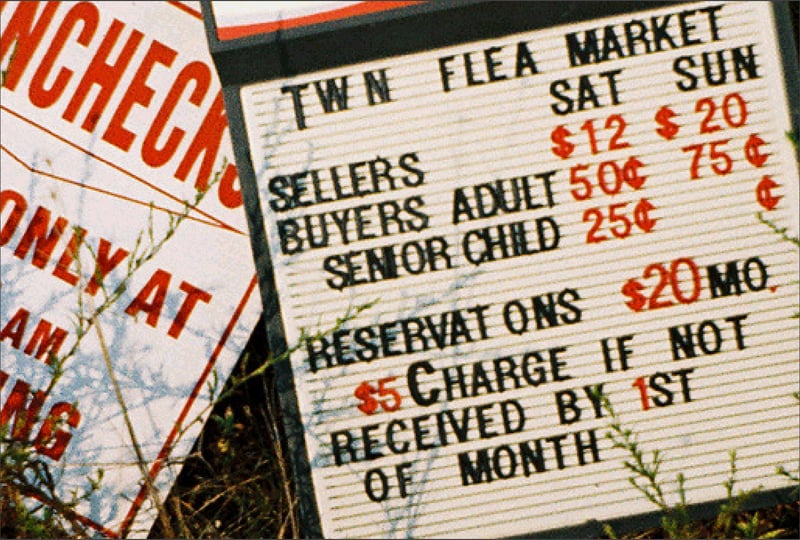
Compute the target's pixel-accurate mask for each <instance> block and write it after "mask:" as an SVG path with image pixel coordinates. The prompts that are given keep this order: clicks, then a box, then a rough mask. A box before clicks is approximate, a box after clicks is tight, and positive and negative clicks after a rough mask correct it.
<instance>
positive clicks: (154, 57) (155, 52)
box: [103, 41, 178, 152]
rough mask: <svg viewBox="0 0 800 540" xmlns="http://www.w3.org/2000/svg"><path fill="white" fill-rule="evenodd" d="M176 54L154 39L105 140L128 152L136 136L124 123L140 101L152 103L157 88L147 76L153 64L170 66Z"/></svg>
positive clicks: (110, 125) (106, 133) (104, 137)
mask: <svg viewBox="0 0 800 540" xmlns="http://www.w3.org/2000/svg"><path fill="white" fill-rule="evenodd" d="M176 56H178V53H177V52H175V51H174V50H173V49H170V48H169V47H167V46H166V45H164V44H163V43H160V42H158V41H154V42H153V43H151V44H150V49H148V51H147V54H145V56H144V60H142V64H141V65H140V66H139V69H138V70H137V71H136V75H134V76H133V80H132V81H131V84H130V86H128V90H127V91H126V92H125V95H124V96H123V97H122V101H121V102H120V104H119V107H117V110H116V112H115V113H114V116H112V117H111V122H110V123H109V124H108V128H106V132H105V133H104V134H103V140H105V141H108V142H110V143H111V144H113V145H114V146H116V147H117V148H120V149H122V150H125V151H126V152H127V151H128V150H129V149H130V147H131V144H133V139H134V138H135V137H136V136H135V135H134V134H133V133H131V131H130V130H128V129H126V128H125V126H124V125H123V124H124V123H125V119H126V118H127V117H128V114H129V113H130V112H131V109H132V108H133V106H134V105H135V104H137V103H138V104H139V105H142V106H143V107H147V106H149V105H150V101H151V100H152V99H153V94H155V90H153V89H152V88H150V87H149V86H147V77H149V76H150V72H151V71H153V66H155V65H156V63H158V64H161V65H162V66H167V67H170V66H171V65H172V62H174V61H175V57H176Z"/></svg>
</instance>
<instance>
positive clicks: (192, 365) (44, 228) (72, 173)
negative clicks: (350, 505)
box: [0, 2, 261, 537]
mask: <svg viewBox="0 0 800 540" xmlns="http://www.w3.org/2000/svg"><path fill="white" fill-rule="evenodd" d="M167 20H168V21H170V24H169V25H165V24H163V22H164V21H167ZM0 39H1V41H2V71H3V82H2V94H1V95H2V105H1V107H2V154H1V155H0V160H1V161H0V163H2V173H1V174H2V193H1V194H0V197H1V201H2V202H1V204H2V206H1V208H2V214H0V216H1V217H2V220H1V221H0V226H2V228H1V229H0V240H2V242H1V244H2V299H3V300H2V309H1V310H0V315H1V317H2V318H1V319H0V347H2V349H1V350H2V366H1V367H0V388H1V389H2V399H0V404H1V405H2V410H1V412H0V420H2V422H1V423H2V429H3V438H4V440H3V446H4V450H5V449H6V448H9V447H8V446H7V444H9V445H10V444H12V440H16V441H19V440H27V441H32V442H33V450H34V452H33V454H32V460H33V461H34V462H36V461H38V460H41V462H42V463H44V464H45V465H47V466H48V468H49V470H50V471H51V473H52V475H53V477H54V478H56V480H57V482H56V490H55V492H54V493H53V494H52V495H54V496H56V497H58V498H60V499H61V500H62V501H70V500H72V492H73V491H75V493H77V494H78V495H81V494H83V493H85V491H86V489H87V488H88V485H89V480H88V479H90V478H91V479H94V478H97V476H98V474H99V471H100V470H102V471H104V474H103V477H102V481H101V482H100V483H99V488H98V489H97V490H96V491H95V492H93V493H92V495H91V497H89V498H88V499H86V500H84V501H82V502H81V503H80V504H79V505H78V506H77V507H76V508H75V510H76V512H77V516H76V519H77V520H79V521H80V522H81V523H83V524H84V525H85V526H87V527H89V530H90V532H95V531H96V532H97V534H103V535H106V536H125V535H132V536H136V537H143V536H146V535H147V533H148V531H149V529H150V527H151V525H152V523H153V519H154V517H155V510H154V505H153V499H152V497H151V496H150V495H149V494H148V492H147V490H146V489H145V487H144V486H145V474H147V475H148V476H149V477H150V481H151V482H152V483H153V485H154V486H155V487H156V488H157V489H158V491H159V493H160V494H161V496H162V497H163V496H166V494H167V493H168V492H169V490H170V488H171V486H172V483H173V481H174V480H175V478H176V476H177V474H178V472H179V470H180V465H181V463H182V460H183V459H184V458H185V456H186V455H187V454H188V453H189V451H190V449H191V447H192V444H193V443H194V440H195V438H196V436H197V434H198V432H199V429H200V427H201V426H202V420H203V419H204V418H205V417H206V416H207V413H208V410H209V409H208V407H209V403H210V401H209V400H210V397H211V395H212V394H214V395H216V393H217V392H218V391H219V390H220V389H221V385H222V384H223V383H224V381H225V379H226V378H227V376H228V374H229V373H230V370H231V368H232V367H233V365H234V363H235V362H236V360H237V358H238V357H239V354H240V352H241V350H242V349H243V347H244V345H245V343H246V342H247V339H248V337H249V336H250V334H251V332H252V329H253V328H254V326H255V324H256V322H257V320H258V318H259V315H260V312H261V307H260V305H259V301H258V292H257V290H256V289H257V280H256V276H255V268H254V265H253V260H252V253H251V250H250V247H249V240H248V235H247V233H246V223H245V219H244V218H245V216H244V212H243V210H242V204H243V203H242V198H241V194H240V188H239V186H238V180H237V174H236V169H235V167H234V166H233V155H232V148H231V144H230V137H229V134H228V131H227V122H226V119H225V111H224V107H223V101H222V93H221V89H220V85H219V82H218V79H217V75H216V73H215V71H214V67H213V65H212V63H211V58H210V56H209V54H208V50H207V46H206V43H205V40H204V38H203V24H202V17H201V14H200V11H199V6H198V5H196V4H183V3H167V2H159V3H148V4H147V6H146V8H145V9H143V8H142V7H141V6H140V5H137V4H136V3H134V2H97V3H93V2H80V3H67V2H65V3H56V2H53V3H45V2H23V3H17V2H8V3H5V2H4V3H3V5H2V38H0ZM226 161H227V164H226ZM215 176H219V180H218V181H217V182H215V181H214V177H215ZM206 188H208V191H207V193H206V195H205V197H204V198H203V200H202V202H201V203H200V204H199V205H198V206H197V207H195V208H193V209H191V211H189V212H188V213H187V216H186V219H184V220H182V222H181V223H180V224H179V225H177V227H176V226H175V223H176V220H177V219H178V216H179V215H180V214H181V213H182V212H184V210H185V203H184V201H189V202H193V201H194V200H195V196H196V193H197V190H198V189H206ZM170 230H173V231H174V234H173V236H172V237H171V238H170V239H168V240H167V241H166V242H165V243H164V245H163V249H161V250H159V251H157V252H155V254H154V256H152V257H149V256H148V255H147V254H149V253H152V252H153V248H154V247H155V246H156V244H158V243H159V242H160V241H161V239H163V238H165V237H166V236H167V235H168V234H169V231H170ZM143 257H145V260H144V261H143V262H144V264H142V265H141V267H140V268H139V269H138V270H137V271H136V272H135V273H133V275H132V276H130V277H127V274H128V272H129V269H131V268H133V267H134V266H137V263H136V261H137V260H139V259H142V258H143ZM122 285H124V287H123V288H120V286H122ZM115 291H119V292H121V294H120V296H119V298H118V300H117V301H116V302H113V303H110V304H108V303H107V302H106V299H107V298H108V297H109V296H113V294H114V292H115ZM104 306H105V308H104V311H103V312H102V314H100V315H99V316H98V317H97V318H96V319H95V320H94V322H95V324H94V325H92V326H89V327H88V329H87V330H86V333H85V335H83V337H82V339H80V344H79V345H78V341H79V334H80V330H79V327H78V326H77V322H78V320H79V317H83V318H86V317H91V316H92V314H93V313H94V312H95V310H96V309H100V308H101V307H104ZM84 328H85V329H86V328H87V327H86V326H85V325H84ZM98 328H99V329H100V330H101V334H102V336H103V339H102V341H101V340H100V337H99V334H98V333H97V329H98ZM76 346H77V349H76V350H75V352H74V353H71V352H70V351H71V350H72V349H73V348H74V347H76ZM103 349H105V350H106V351H107V353H108V358H109V359H110V362H111V366H112V370H111V371H112V372H113V377H112V375H111V373H110V371H109V369H108V368H107V366H106V363H105V361H104V353H103ZM54 358H57V359H58V362H56V361H54V360H53V359H54ZM62 361H63V364H62V370H63V374H62V375H61V376H60V377H55V376H54V367H55V366H56V365H57V364H58V363H60V362H62ZM51 383H52V385H51ZM214 383H216V386H217V388H216V390H214V389H212V388H211V385H213V384H214ZM115 385H116V386H117V387H118V388H119V392H120V396H121V397H122V401H123V402H124V403H125V406H126V408H127V411H128V413H129V418H130V424H131V428H132V431H133V433H134V435H135V437H136V441H137V442H138V446H139V448H140V450H141V457H142V462H141V463H139V459H138V458H137V456H136V454H135V453H134V444H133V442H132V438H131V430H129V428H128V426H127V425H126V422H125V419H124V417H123V412H122V406H121V405H120V403H119V399H118V396H117V394H116V391H115ZM143 471H146V473H145V472H143ZM31 474H32V471H31ZM31 480H32V478H31ZM32 481H33V480H32ZM34 483H35V482H34ZM39 487H42V488H43V493H44V494H45V495H50V493H48V492H47V490H46V489H45V488H46V486H44V485H41V486H39ZM42 502H45V501H44V500H40V501H35V500H33V499H31V504H33V505H37V506H40V505H41V503H42Z"/></svg>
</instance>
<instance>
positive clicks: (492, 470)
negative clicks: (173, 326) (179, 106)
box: [240, 2, 800, 538]
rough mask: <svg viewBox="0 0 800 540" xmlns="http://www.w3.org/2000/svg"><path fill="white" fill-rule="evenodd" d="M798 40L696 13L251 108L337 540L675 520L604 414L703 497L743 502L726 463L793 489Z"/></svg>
mask: <svg viewBox="0 0 800 540" xmlns="http://www.w3.org/2000/svg"><path fill="white" fill-rule="evenodd" d="M777 43H778V40H777V37H776V31H775V26H774V21H773V15H772V11H771V6H770V5H769V4H768V3H757V2H752V3H751V2H729V3H698V4H687V5H679V6H672V7H665V8H658V9H652V10H646V11H640V12H636V13H629V14H623V15H616V16H613V17H609V18H603V19H597V20H590V21H584V22H580V23H575V24H570V25H562V26H554V27H550V28H545V29H540V30H535V31H530V32H526V33H519V34H514V35H507V36H503V37H497V38H494V39H489V40H486V41H480V42H473V43H466V44H463V45H459V46H452V47H447V48H443V49H437V50H429V51H425V52H420V53H415V54H408V55H404V56H399V57H392V58H383V59H380V60H375V61H370V62H368V63H364V64H360V65H349V66H344V67H339V68H336V69H331V70H328V71H320V72H316V73H305V74H302V75H298V76H296V77H293V78H291V79H282V80H274V81H267V82H259V83H255V84H249V85H246V86H244V87H242V88H241V90H240V99H241V103H242V110H243V111H244V120H245V124H246V129H247V137H248V143H249V149H250V154H251V156H252V162H253V163H252V165H253V169H254V171H255V174H256V181H257V186H258V191H259V197H260V207H261V210H262V211H263V214H264V229H265V234H266V238H267V240H268V243H269V246H268V248H269V252H270V255H271V260H272V267H273V269H274V278H275V284H276V288H277V290H278V291H279V293H280V297H279V298H280V308H281V317H282V320H283V324H284V329H285V334H286V341H287V343H288V344H289V346H292V345H294V344H299V347H298V349H297V350H296V351H295V352H293V354H292V355H291V365H292V371H293V374H294V381H295V386H296V395H297V401H298V407H299V410H300V413H301V417H302V418H301V420H302V424H303V426H304V429H305V442H306V445H307V449H308V460H309V464H310V469H311V478H312V481H313V488H314V492H315V497H316V504H317V507H318V510H319V518H320V522H321V529H322V534H323V535H324V536H332V537H412V536H414V537H416V536H420V537H427V536H445V537H450V538H453V537H475V536H480V537H498V536H508V535H522V534H530V533H532V532H541V531H553V530H555V529H560V528H564V527H570V526H577V525H580V524H583V523H585V522H586V521H588V520H598V521H605V520H611V519H615V518H620V517H624V516H631V515H636V514H643V513H646V512H650V511H652V510H655V508H654V507H653V506H652V505H651V503H650V502H648V501H647V500H646V499H645V498H644V497H643V496H642V495H641V494H640V493H638V492H637V491H636V490H635V489H634V488H633V487H632V486H631V485H630V484H629V483H628V481H627V477H628V475H629V471H627V470H626V469H625V468H624V467H623V465H622V461H623V460H624V459H626V458H627V457H628V456H627V455H626V453H625V452H624V451H623V450H621V449H619V448H614V447H613V446H612V444H611V442H610V441H609V440H608V439H607V438H606V437H605V433H606V432H608V431H609V422H610V419H609V411H608V409H607V408H606V407H604V405H603V398H602V397H601V396H604V397H605V398H607V400H608V402H609V403H610V405H611V407H613V409H614V410H615V411H616V413H617V414H618V415H619V417H620V420H621V422H622V423H623V425H624V426H625V427H628V428H631V429H633V430H635V431H636V432H637V433H638V434H639V437H640V443H641V445H642V447H643V448H644V449H646V450H648V451H649V450H659V451H660V452H662V454H663V456H664V465H663V466H662V470H661V474H662V475H663V476H662V478H663V479H664V482H665V485H666V486H667V487H668V488H672V487H675V477H676V474H677V473H678V472H684V473H685V475H686V477H687V480H686V491H687V496H688V500H689V501H690V502H692V503H699V502H704V501H711V500H717V499H722V498H724V496H725V491H724V487H723V482H724V481H725V480H726V479H727V478H728V474H729V471H730V469H729V454H728V452H729V450H735V451H736V452H737V456H738V458H737V462H736V465H737V468H738V475H737V480H738V482H739V483H738V484H737V486H739V487H741V488H742V489H749V488H756V487H758V486H761V487H762V488H764V489H768V490H769V489H778V488H781V487H785V486H786V485H787V484H786V481H785V479H782V478H781V477H779V476H777V475H776V474H775V473H774V471H775V467H776V465H779V464H787V466H789V467H792V466H796V464H797V456H798V437H797V435H798V422H799V420H798V409H797V402H796V400H795V398H794V397H793V396H792V394H793V392H796V390H797V385H798V380H799V379H798V362H797V359H798V343H799V342H800V340H799V339H798V323H797V319H796V318H792V316H793V314H794V313H796V312H797V310H798V300H797V299H798V250H797V249H796V248H795V247H794V246H793V245H792V244H791V243H788V242H786V241H785V240H784V239H782V238H781V235H779V234H776V233H775V232H774V231H773V229H772V228H771V227H770V226H769V225H767V224H765V223H763V222H762V221H761V219H760V218H759V215H761V216H762V217H763V218H764V219H765V220H768V221H769V222H770V223H772V224H773V225H774V226H775V227H777V228H779V229H786V231H787V232H788V234H789V235H791V236H797V234H798V208H797V200H798V164H797V159H796V153H795V149H794V148H793V146H792V143H791V141H790V139H789V137H788V136H787V132H788V131H790V130H791V129H792V128H791V120H790V114H789V110H788V104H787V101H788V100H787V95H786V83H785V82H784V80H783V69H784V68H783V66H782V64H781V60H780V54H781V53H780V50H779V48H778V44H777ZM371 302H375V304H374V305H373V306H372V307H371V308H369V309H366V310H365V311H363V312H361V313H359V314H358V316H357V317H355V318H354V319H353V320H349V321H347V322H346V323H345V324H343V325H340V324H339V322H337V321H338V320H339V318H341V317H343V316H345V314H346V313H353V312H354V310H355V309H356V308H359V307H362V306H364V305H367V304H370V303H371ZM303 330H305V331H306V333H305V334H304V333H303ZM317 331H321V332H326V333H325V334H324V335H322V336H317V337H311V338H309V337H308V336H309V335H313V334H314V333H315V332H317ZM670 497H671V495H670ZM672 502H677V499H674V500H672Z"/></svg>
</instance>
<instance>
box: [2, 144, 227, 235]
mask: <svg viewBox="0 0 800 540" xmlns="http://www.w3.org/2000/svg"><path fill="white" fill-rule="evenodd" d="M0 150H2V151H4V152H5V153H6V154H8V155H9V156H10V157H11V159H13V160H14V161H16V162H17V163H19V164H20V165H21V166H22V167H24V168H25V169H27V170H28V171H30V172H32V173H34V174H38V175H40V176H46V177H48V178H52V179H53V180H58V181H60V182H64V183H66V184H72V185H73V186H78V187H80V188H83V189H87V190H89V191H96V192H97V193H102V194H103V195H108V196H109V197H114V198H116V199H121V200H123V201H126V202H130V203H133V204H138V205H141V206H146V207H148V208H152V209H154V210H160V211H162V212H166V213H167V214H170V215H173V216H180V215H182V214H183V213H182V212H176V211H175V210H170V209H169V208H164V207H163V206H156V205H155V204H152V203H149V202H145V201H140V200H139V199H134V198H133V197H128V196H126V195H120V194H119V193H114V192H113V191H108V190H107V189H101V188H99V187H94V186H87V185H86V184H82V183H81V182H77V181H75V180H70V179H69V178H64V177H63V176H58V175H55V174H52V173H49V172H45V171H42V170H40V169H36V168H34V167H31V166H30V165H28V164H27V163H26V162H25V161H24V160H23V159H22V158H21V157H19V156H17V155H16V154H14V152H12V151H11V150H9V149H8V148H6V147H5V146H3V145H2V144H0ZM186 219H191V220H192V221H197V222H198V223H202V224H204V225H209V226H211V227H217V228H219V229H224V227H222V226H221V225H218V224H216V223H212V222H211V221H206V220H204V219H200V218H196V217H193V216H190V215H188V214H187V215H186Z"/></svg>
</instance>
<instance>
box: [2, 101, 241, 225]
mask: <svg viewBox="0 0 800 540" xmlns="http://www.w3.org/2000/svg"><path fill="white" fill-rule="evenodd" d="M0 110H2V111H5V112H7V113H8V114H11V115H13V116H16V117H17V118H19V119H20V120H22V121H23V122H26V123H27V124H30V125H31V126H33V127H35V128H38V129H40V130H41V131H44V132H45V133H47V134H48V135H50V136H51V137H53V138H55V139H57V140H59V141H61V142H62V143H64V144H66V145H68V146H71V147H72V148H74V149H76V150H79V151H81V152H83V153H84V154H86V155H87V156H89V157H91V158H94V159H96V160H97V161H99V162H100V163H103V164H105V165H108V166H109V167H111V168H112V169H115V170H117V171H119V172H121V173H122V174H124V175H126V176H128V177H129V178H132V179H133V180H136V181H137V182H139V183H141V184H144V185H145V186H147V187H149V188H150V189H152V190H153V191H155V192H157V193H160V194H161V195H164V196H165V197H168V198H170V199H172V200H173V201H175V202H178V203H181V204H185V202H186V201H184V200H182V199H180V198H178V197H176V196H175V195H173V194H172V193H170V192H168V191H166V190H164V189H161V188H160V187H158V186H156V185H155V184H153V183H151V182H148V181H147V180H145V179H144V178H142V177H141V176H137V175H135V174H133V173H132V172H130V171H129V170H127V169H124V168H122V167H120V166H119V165H117V164H116V163H114V162H112V161H109V160H107V159H105V158H102V157H100V156H98V155H97V154H95V153H94V152H91V151H89V150H87V149H86V148H83V147H82V146H79V145H77V144H75V143H74V142H72V141H70V140H68V139H66V138H64V137H62V136H61V135H59V134H57V133H55V132H54V131H51V130H49V129H47V128H46V127H44V126H43V125H41V124H39V123H37V122H34V121H33V120H31V119H30V118H27V117H25V116H23V115H21V114H20V113H18V112H16V111H12V110H11V109H9V108H8V107H6V106H5V105H0ZM190 210H191V211H192V212H196V213H198V214H200V215H201V216H203V217H205V218H208V219H209V220H210V221H213V222H214V223H216V224H217V225H218V226H219V227H221V228H223V229H225V230H228V231H231V232H235V233H238V234H241V235H244V234H245V233H244V232H242V231H240V230H239V229H237V228H235V227H233V226H232V225H228V224H227V223H225V222H224V221H222V220H221V219H218V218H216V217H214V216H212V215H211V214H209V213H207V212H204V211H203V210H200V209H199V208H197V207H196V206H193V207H192V208H191V209H190Z"/></svg>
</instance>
